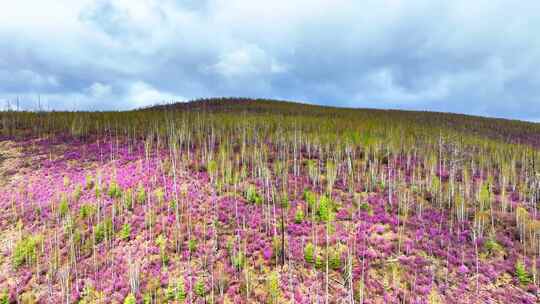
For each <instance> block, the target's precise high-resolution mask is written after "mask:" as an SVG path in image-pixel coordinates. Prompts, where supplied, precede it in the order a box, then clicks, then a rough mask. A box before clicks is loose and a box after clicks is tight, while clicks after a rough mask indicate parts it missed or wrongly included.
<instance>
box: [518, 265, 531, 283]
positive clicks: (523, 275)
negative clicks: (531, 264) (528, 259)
mask: <svg viewBox="0 0 540 304" xmlns="http://www.w3.org/2000/svg"><path fill="white" fill-rule="evenodd" d="M515 274H516V277H517V278H518V280H519V282H520V283H521V284H523V285H527V284H530V283H531V282H532V276H531V275H530V274H529V272H528V271H527V269H526V267H525V265H524V264H523V262H521V261H517V262H516V272H515Z"/></svg>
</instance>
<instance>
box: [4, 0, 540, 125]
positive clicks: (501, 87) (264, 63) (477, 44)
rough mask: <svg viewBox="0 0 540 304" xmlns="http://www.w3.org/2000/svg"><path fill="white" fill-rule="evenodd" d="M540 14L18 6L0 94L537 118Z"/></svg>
mask: <svg viewBox="0 0 540 304" xmlns="http://www.w3.org/2000/svg"><path fill="white" fill-rule="evenodd" d="M539 9H540V2H538V1H533V0H525V1H520V2H519V3H516V2H510V1H502V0H495V1H487V0H479V1H476V2H475V3H474V5H473V4H471V3H470V2H469V1H465V0H454V1H436V2H434V1H428V0H413V1H396V0H383V1H376V0H366V1H346V0H335V1H328V0H310V1H308V0H298V1H285V0H276V1H272V2H265V3H264V5H261V4H260V3H258V2H253V1H248V0H228V1H224V0H200V1H193V0H185V1H172V0H163V1H158V0H82V1H68V0H58V1H39V2H35V1H30V0H20V1H16V2H15V1H12V2H10V3H9V4H4V7H3V10H4V11H5V14H3V15H4V16H3V18H2V19H0V49H1V50H2V51H1V52H0V83H1V84H2V85H0V100H6V99H13V98H16V97H17V96H19V97H20V98H21V99H22V98H27V99H28V101H27V103H28V105H29V106H30V105H32V104H35V99H36V97H35V96H37V95H40V96H42V97H41V98H43V99H45V100H48V102H49V103H50V104H51V107H55V108H58V109H63V108H72V107H75V106H77V107H80V108H82V109H128V108H135V107H139V106H142V105H148V104H152V103H154V102H159V101H162V100H167V101H168V100H185V99H191V98H198V97H206V96H252V97H269V98H282V99H290V100H302V101H309V102H313V103H318V104H327V105H337V106H351V107H382V108H402V109H418V110H436V111H451V112H462V113H469V114H479V115H489V116H500V117H508V118H519V119H529V120H533V119H535V117H540V97H539V96H540V73H538V71H539V70H540V40H538V39H536V38H535V37H536V35H535V29H536V28H538V27H540V19H539V18H537V17H536V12H537V11H538V10H539ZM73 100H76V102H74V101H73Z"/></svg>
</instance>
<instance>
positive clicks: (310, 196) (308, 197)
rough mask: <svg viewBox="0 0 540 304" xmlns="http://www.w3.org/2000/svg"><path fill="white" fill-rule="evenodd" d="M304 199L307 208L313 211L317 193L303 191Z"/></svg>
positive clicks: (315, 206)
mask: <svg viewBox="0 0 540 304" xmlns="http://www.w3.org/2000/svg"><path fill="white" fill-rule="evenodd" d="M304 200H305V201H306V203H307V204H308V210H310V211H313V210H315V209H316V208H317V195H316V194H315V193H313V192H312V191H310V190H305V191H304Z"/></svg>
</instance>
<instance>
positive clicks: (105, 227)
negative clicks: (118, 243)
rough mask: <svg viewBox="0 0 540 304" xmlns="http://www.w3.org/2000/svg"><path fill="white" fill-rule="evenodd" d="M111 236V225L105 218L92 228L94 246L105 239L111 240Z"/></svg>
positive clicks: (110, 221) (108, 219) (109, 220)
mask: <svg viewBox="0 0 540 304" xmlns="http://www.w3.org/2000/svg"><path fill="white" fill-rule="evenodd" d="M112 235H113V224H112V220H111V219H110V218H106V219H105V220H103V221H102V222H101V223H99V224H97V225H96V226H95V227H94V237H95V240H96V244H99V243H101V242H102V241H103V240H105V239H111V238H112Z"/></svg>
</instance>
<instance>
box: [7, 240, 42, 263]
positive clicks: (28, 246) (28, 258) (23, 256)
mask: <svg viewBox="0 0 540 304" xmlns="http://www.w3.org/2000/svg"><path fill="white" fill-rule="evenodd" d="M42 242H43V237H42V236H41V235H34V236H27V237H24V238H22V239H21V240H19V241H18V242H17V243H16V244H15V247H14V248H13V254H12V260H13V265H14V266H15V268H19V267H21V266H22V265H24V264H26V265H31V264H33V263H34V262H35V261H36V260H37V255H38V246H39V244H41V243H42Z"/></svg>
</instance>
